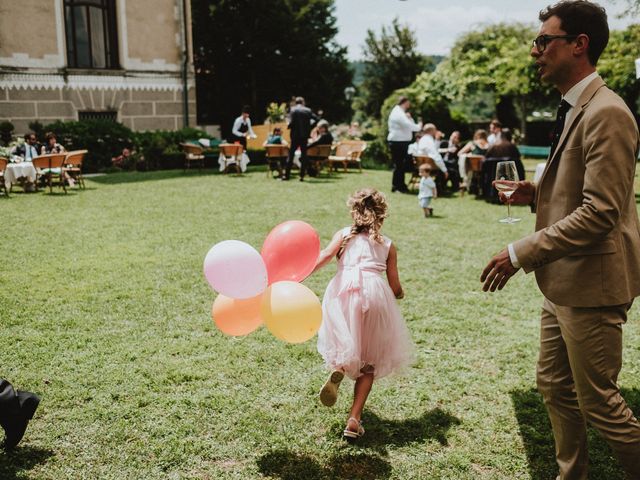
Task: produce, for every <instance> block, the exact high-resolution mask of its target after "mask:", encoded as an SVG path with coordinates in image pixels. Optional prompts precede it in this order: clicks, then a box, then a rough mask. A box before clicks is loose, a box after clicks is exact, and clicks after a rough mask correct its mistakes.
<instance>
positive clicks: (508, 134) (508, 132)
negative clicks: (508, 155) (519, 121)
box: [500, 128, 513, 142]
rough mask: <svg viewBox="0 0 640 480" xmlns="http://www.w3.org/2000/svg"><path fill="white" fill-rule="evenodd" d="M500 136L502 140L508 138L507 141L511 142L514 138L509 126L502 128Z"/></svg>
mask: <svg viewBox="0 0 640 480" xmlns="http://www.w3.org/2000/svg"><path fill="white" fill-rule="evenodd" d="M500 138H501V139H502V140H506V141H507V142H510V141H511V140H513V135H511V130H509V129H508V128H503V129H502V130H500Z"/></svg>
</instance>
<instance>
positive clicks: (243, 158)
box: [218, 153, 251, 172]
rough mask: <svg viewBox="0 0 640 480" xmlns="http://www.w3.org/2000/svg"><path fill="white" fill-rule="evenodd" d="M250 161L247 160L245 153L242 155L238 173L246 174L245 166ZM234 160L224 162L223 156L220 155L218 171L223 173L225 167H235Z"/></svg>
mask: <svg viewBox="0 0 640 480" xmlns="http://www.w3.org/2000/svg"><path fill="white" fill-rule="evenodd" d="M250 161H251V160H249V155H247V154H246V153H242V158H241V159H240V171H242V172H246V171H247V164H248V163H249V162H250ZM235 163H236V160H235V159H229V160H227V161H226V162H225V158H224V155H223V154H222V153H220V156H219V157H218V165H220V171H221V172H224V169H225V165H227V166H228V165H235Z"/></svg>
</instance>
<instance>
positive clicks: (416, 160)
mask: <svg viewBox="0 0 640 480" xmlns="http://www.w3.org/2000/svg"><path fill="white" fill-rule="evenodd" d="M425 163H428V164H429V165H430V166H431V170H432V171H436V170H437V171H439V170H440V167H438V165H436V162H435V160H434V159H433V158H431V157H429V156H427V155H413V167H414V168H413V171H412V172H411V180H409V188H411V189H412V188H415V187H416V185H418V184H419V183H420V174H419V173H418V169H419V168H420V165H423V164H425Z"/></svg>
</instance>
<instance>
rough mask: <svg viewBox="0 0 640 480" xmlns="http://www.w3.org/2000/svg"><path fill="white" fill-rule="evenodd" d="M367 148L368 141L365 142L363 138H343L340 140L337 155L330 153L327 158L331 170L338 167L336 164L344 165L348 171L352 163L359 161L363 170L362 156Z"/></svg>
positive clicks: (359, 165) (360, 168) (359, 166)
mask: <svg viewBox="0 0 640 480" xmlns="http://www.w3.org/2000/svg"><path fill="white" fill-rule="evenodd" d="M366 148H367V142H363V141H361V140H342V141H341V142H338V145H337V146H336V153H335V155H330V156H329V158H328V159H327V162H328V164H329V172H331V171H333V170H335V169H336V167H335V165H336V164H340V165H342V167H343V168H344V171H345V172H346V171H347V167H348V166H349V164H350V163H357V164H358V169H359V170H360V172H362V164H361V162H360V156H361V155H362V152H364V150H365V149H366Z"/></svg>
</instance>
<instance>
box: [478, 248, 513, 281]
mask: <svg viewBox="0 0 640 480" xmlns="http://www.w3.org/2000/svg"><path fill="white" fill-rule="evenodd" d="M518 270H519V269H517V268H515V267H514V266H513V265H512V263H511V258H510V257H509V250H507V249H506V248H505V249H504V250H502V251H501V252H500V253H499V254H497V255H496V256H495V257H493V258H492V259H491V261H490V262H489V264H488V265H487V266H486V267H485V269H484V270H483V271H482V275H481V276H480V281H481V282H484V285H483V286H482V290H483V291H485V292H486V291H488V290H491V291H492V292H495V291H496V288H497V289H498V290H502V289H503V288H504V286H505V285H506V284H507V282H508V281H509V279H510V278H511V277H512V276H513V275H515V273H516V272H517V271H518Z"/></svg>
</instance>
